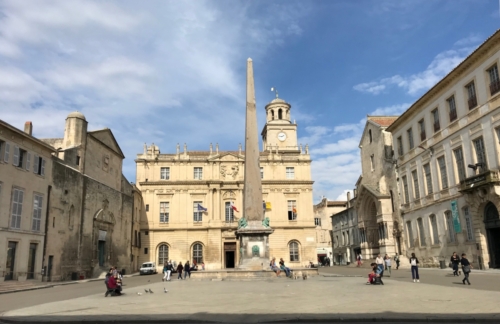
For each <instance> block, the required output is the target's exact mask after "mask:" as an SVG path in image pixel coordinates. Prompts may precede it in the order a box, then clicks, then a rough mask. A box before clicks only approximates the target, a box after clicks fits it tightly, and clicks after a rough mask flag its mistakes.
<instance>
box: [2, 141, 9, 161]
mask: <svg viewBox="0 0 500 324" xmlns="http://www.w3.org/2000/svg"><path fill="white" fill-rule="evenodd" d="M9 158H10V143H7V142H6V143H5V154H4V156H3V160H4V161H5V162H6V163H9Z"/></svg>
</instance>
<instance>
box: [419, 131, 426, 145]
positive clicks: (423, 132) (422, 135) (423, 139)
mask: <svg viewBox="0 0 500 324" xmlns="http://www.w3.org/2000/svg"><path fill="white" fill-rule="evenodd" d="M425 139H426V137H425V131H421V132H420V140H421V141H422V142H423V141H425Z"/></svg>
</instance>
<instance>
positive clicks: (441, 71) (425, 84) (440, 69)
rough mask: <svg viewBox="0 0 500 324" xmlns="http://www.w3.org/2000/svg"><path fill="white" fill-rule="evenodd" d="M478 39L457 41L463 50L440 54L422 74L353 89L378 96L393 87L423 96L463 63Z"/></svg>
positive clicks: (373, 82)
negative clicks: (423, 93)
mask: <svg viewBox="0 0 500 324" xmlns="http://www.w3.org/2000/svg"><path fill="white" fill-rule="evenodd" d="M477 39H478V36H475V35H471V36H469V37H467V38H464V39H461V40H459V41H457V42H456V43H455V45H457V46H462V47H461V48H458V49H450V50H447V51H444V52H442V53H439V54H438V55H436V56H435V57H434V59H433V60H432V62H431V63H430V64H429V65H428V66H427V68H426V69H425V70H424V71H422V72H418V73H415V74H411V75H408V76H401V75H394V76H392V77H389V78H382V79H380V80H378V81H371V82H367V83H360V84H357V85H355V86H354V87H353V89H354V90H356V91H359V92H364V93H370V94H373V95H377V94H379V93H381V92H382V91H384V92H387V91H388V90H389V89H390V88H391V87H398V88H401V89H403V90H404V91H405V92H406V93H408V94H410V95H419V94H422V92H424V91H425V90H428V89H430V88H431V87H432V86H434V85H435V84H436V83H437V82H438V81H439V80H441V79H442V78H443V77H445V76H446V75H447V74H448V73H449V72H450V71H451V70H453V69H454V68H455V67H456V66H457V65H458V64H459V63H460V62H462V61H463V60H464V59H465V58H466V57H467V55H469V54H470V53H471V52H472V51H473V50H474V49H475V48H474V47H469V45H471V44H474V43H477ZM464 46H467V47H464Z"/></svg>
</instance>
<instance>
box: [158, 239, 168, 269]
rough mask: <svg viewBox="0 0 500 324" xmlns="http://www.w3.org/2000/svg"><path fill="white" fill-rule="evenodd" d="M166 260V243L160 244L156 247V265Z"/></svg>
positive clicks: (162, 263)
mask: <svg viewBox="0 0 500 324" xmlns="http://www.w3.org/2000/svg"><path fill="white" fill-rule="evenodd" d="M167 261H168V245H166V244H162V245H160V247H159V248H158V266H162V265H164V264H165V263H167Z"/></svg>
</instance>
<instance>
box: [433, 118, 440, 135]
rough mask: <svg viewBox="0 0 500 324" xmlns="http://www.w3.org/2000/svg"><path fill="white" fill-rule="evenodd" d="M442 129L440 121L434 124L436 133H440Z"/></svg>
mask: <svg viewBox="0 0 500 324" xmlns="http://www.w3.org/2000/svg"><path fill="white" fill-rule="evenodd" d="M440 129H441V125H440V124H439V120H438V121H436V122H435V123H434V133H435V132H438V131H439V130H440Z"/></svg>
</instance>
